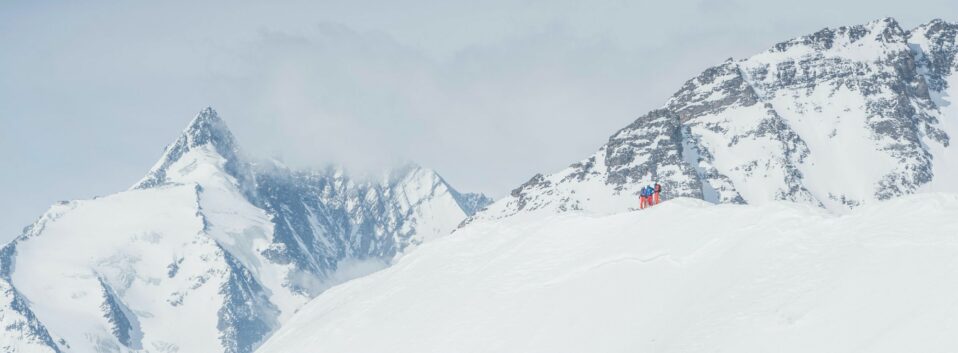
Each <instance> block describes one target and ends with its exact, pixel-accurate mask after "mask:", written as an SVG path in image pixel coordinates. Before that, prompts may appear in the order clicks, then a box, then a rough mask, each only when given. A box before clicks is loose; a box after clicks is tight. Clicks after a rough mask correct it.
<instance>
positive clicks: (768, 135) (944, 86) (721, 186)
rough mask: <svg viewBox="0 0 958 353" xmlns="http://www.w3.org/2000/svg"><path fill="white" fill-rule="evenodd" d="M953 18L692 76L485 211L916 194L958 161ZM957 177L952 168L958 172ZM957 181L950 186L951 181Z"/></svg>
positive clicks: (828, 38) (798, 42)
mask: <svg viewBox="0 0 958 353" xmlns="http://www.w3.org/2000/svg"><path fill="white" fill-rule="evenodd" d="M956 33H958V24H954V23H948V22H944V21H941V20H935V21H932V22H930V23H928V24H926V25H922V26H919V27H918V28H915V29H913V30H911V31H906V30H903V29H902V28H901V27H900V26H899V24H898V23H897V22H896V21H895V20H893V19H890V18H885V19H881V20H877V21H873V22H870V23H868V24H865V25H858V26H851V27H839V28H828V29H823V30H821V31H819V32H816V33H813V34H810V35H807V36H803V37H800V38H795V39H792V40H789V41H785V42H782V43H779V44H776V45H774V46H773V47H772V48H771V49H769V50H768V51H766V52H764V53H761V54H758V55H755V56H753V57H750V58H747V59H744V60H732V59H729V60H727V61H725V62H724V63H722V64H720V65H717V66H714V67H711V68H708V69H706V70H705V71H703V72H702V73H701V74H700V75H698V76H697V77H695V78H693V79H691V80H689V81H687V82H686V83H685V84H684V85H682V87H681V88H680V89H679V91H678V92H676V93H675V94H674V95H673V96H672V97H671V98H670V99H669V100H668V102H666V104H665V105H664V106H663V107H662V108H660V109H656V110H654V111H652V112H649V113H647V114H645V115H643V116H641V117H639V118H638V119H637V120H636V121H635V122H633V123H632V124H630V125H629V126H627V127H626V128H624V129H622V130H620V131H619V132H617V133H615V134H614V135H613V136H612V137H611V138H610V139H609V141H608V143H607V144H606V145H604V146H602V147H601V148H600V149H599V151H598V152H597V153H596V154H595V155H593V156H591V157H589V158H587V159H585V160H583V161H581V162H579V163H576V164H573V165H571V166H570V167H568V168H566V169H564V170H562V171H559V172H557V173H555V174H552V175H537V176H536V177H534V178H533V179H532V180H530V181H529V182H527V183H526V184H523V185H522V186H520V187H519V188H517V189H516V190H514V191H513V192H512V193H511V195H510V197H507V198H505V199H503V200H500V201H499V202H497V203H496V204H494V205H493V206H490V207H489V211H488V212H486V213H483V214H480V215H479V216H477V217H487V218H498V217H503V216H508V215H511V214H514V213H516V212H519V211H529V210H539V209H552V210H556V211H567V210H573V209H585V210H590V211H595V212H609V211H618V210H624V209H628V208H632V207H635V206H636V205H637V203H638V202H637V198H638V197H637V194H638V190H639V189H640V188H641V187H642V186H644V185H648V184H651V183H654V182H659V183H661V184H662V185H663V186H664V188H665V193H666V196H667V197H677V196H689V197H696V198H703V199H706V200H708V201H712V202H728V203H763V202H769V201H777V200H785V201H794V202H800V203H807V204H811V205H815V206H820V207H825V208H828V209H832V210H836V211H844V210H848V209H850V208H852V207H856V206H858V205H861V204H864V203H868V202H872V201H875V200H884V199H888V198H893V197H898V196H901V195H905V194H911V193H915V192H919V191H921V190H923V189H934V190H940V189H942V188H946V189H947V188H954V186H948V185H946V184H944V183H933V181H935V180H942V179H945V178H948V175H952V174H953V173H952V172H951V169H953V168H951V167H950V165H953V164H958V160H956V159H958V154H955V153H953V152H952V150H953V149H954V148H953V147H951V143H950V142H951V141H950V137H951V136H953V135H954V134H958V125H956V124H954V123H953V121H955V120H958V116H955V114H956V112H954V111H953V110H950V109H951V108H950V106H951V104H952V100H953V99H954V98H953V97H955V96H956V95H958V90H956V89H955V88H954V87H953V86H954V85H955V84H956V83H955V82H954V80H952V77H953V76H952V72H953V71H954V70H955V67H956V65H958V61H956V55H955V53H956V52H958V50H956V45H955V37H956ZM956 175H958V174H956ZM951 184H954V183H951Z"/></svg>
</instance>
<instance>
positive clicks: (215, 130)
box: [133, 107, 249, 189]
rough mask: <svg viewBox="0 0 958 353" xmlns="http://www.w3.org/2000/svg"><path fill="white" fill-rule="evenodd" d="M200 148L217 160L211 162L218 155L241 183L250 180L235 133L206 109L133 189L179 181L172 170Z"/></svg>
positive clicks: (208, 160)
mask: <svg viewBox="0 0 958 353" xmlns="http://www.w3.org/2000/svg"><path fill="white" fill-rule="evenodd" d="M197 149H204V150H205V151H203V152H206V153H207V154H208V155H207V156H206V157H213V158H206V159H207V162H213V163H216V162H217V161H215V159H217V158H216V156H210V155H209V154H215V155H218V156H219V157H220V158H221V159H222V162H223V166H222V167H223V168H224V169H225V171H226V172H227V173H228V174H229V175H231V176H233V177H234V178H236V179H237V180H241V181H242V180H245V179H248V174H249V172H248V171H246V170H244V169H246V168H244V166H245V165H246V164H247V163H246V162H245V161H244V160H243V158H242V156H241V154H240V151H239V147H238V145H237V143H236V139H235V138H234V137H233V133H232V132H230V130H229V127H227V126H226V122H225V121H223V119H222V118H220V116H219V114H217V113H216V111H215V110H213V108H212V107H206V108H204V109H203V110H201V111H200V112H199V114H197V115H196V117H195V118H193V120H192V121H190V124H189V125H188V126H187V127H186V128H185V129H183V132H182V133H181V134H180V136H179V137H177V139H176V140H175V141H173V143H172V144H170V145H169V146H168V147H167V148H166V151H165V152H164V153H163V156H162V157H160V160H159V161H157V162H156V164H155V165H154V166H153V168H152V169H151V170H150V172H149V173H147V175H146V177H144V178H143V179H142V180H140V181H139V182H138V183H136V185H134V186H133V188H134V189H144V188H150V187H154V186H157V185H161V184H164V183H168V182H172V181H175V180H171V178H170V177H171V176H170V175H169V170H170V167H171V166H173V165H174V164H175V163H177V162H178V161H180V160H181V159H183V158H184V156H187V155H190V152H191V151H195V150H197Z"/></svg>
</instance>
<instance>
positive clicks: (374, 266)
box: [0, 109, 488, 353]
mask: <svg viewBox="0 0 958 353" xmlns="http://www.w3.org/2000/svg"><path fill="white" fill-rule="evenodd" d="M487 202H488V201H487V200H486V199H485V198H484V197H481V196H478V195H471V194H460V193H458V192H456V191H455V190H454V189H452V188H451V187H450V186H449V185H448V184H446V182H445V181H444V180H443V179H442V178H441V177H439V176H438V175H437V174H436V173H434V172H432V171H430V170H427V169H423V168H419V167H415V166H409V167H406V168H403V169H399V170H395V171H393V172H391V173H389V174H388V175H386V176H384V177H383V178H382V179H381V180H375V181H363V182H359V181H354V180H352V179H350V178H349V177H348V176H347V175H346V174H345V173H343V171H342V170H338V169H335V168H331V169H328V170H321V171H296V170H290V169H288V168H285V167H283V166H280V165H276V164H273V163H260V164H256V163H253V162H250V161H249V160H247V159H245V158H244V157H243V156H242V155H241V153H240V152H239V148H238V146H237V144H236V141H235V139H234V138H233V135H232V134H231V133H230V132H229V130H228V129H227V128H226V125H225V123H224V122H223V121H222V119H220V118H219V116H218V115H217V114H216V112H214V111H213V110H212V109H205V110H203V111H202V112H201V113H200V114H199V115H197V117H196V118H195V119H194V120H193V121H192V122H191V123H190V125H189V126H188V127H187V128H186V129H185V130H184V132H183V134H182V135H181V136H180V137H179V138H178V139H176V141H174V143H173V144H171V145H170V146H169V147H168V148H167V150H166V152H165V153H164V155H163V157H162V158H161V159H160V161H159V162H157V163H156V166H155V167H154V168H153V169H152V170H151V171H150V172H149V173H148V174H147V176H146V177H145V178H144V179H143V180H142V181H140V182H138V183H137V184H136V185H135V186H134V187H133V188H132V189H131V190H128V191H125V192H121V193H117V194H113V195H109V196H105V197H101V198H96V199H93V200H79V201H69V202H62V203H60V204H57V205H54V206H53V207H52V208H51V209H50V210H49V211H47V213H46V214H44V215H43V216H42V217H41V218H40V219H39V220H38V221H37V222H36V223H34V224H33V225H32V226H30V227H28V228H27V229H26V230H25V232H24V233H23V234H22V235H21V236H20V237H18V238H16V239H15V240H13V241H12V242H11V243H10V244H7V245H6V246H4V247H3V248H2V250H0V324H2V326H0V352H81V353H86V352H204V353H212V352H228V353H242V352H252V351H253V350H254V349H255V348H256V347H258V346H259V344H260V343H262V341H263V340H264V339H265V338H266V337H268V336H269V335H270V334H271V333H272V332H273V331H274V330H276V329H277V328H278V327H279V326H280V325H281V324H282V323H283V322H284V321H285V320H287V319H288V318H289V317H290V316H291V315H292V314H293V313H294V312H295V311H296V310H297V309H298V308H299V307H300V306H301V305H303V304H304V303H306V302H307V301H308V300H309V299H311V298H312V297H314V296H315V295H316V294H318V293H320V292H322V291H323V290H325V289H326V288H328V287H330V286H332V285H334V284H336V283H338V282H341V281H343V280H346V279H349V278H351V277H355V276H357V275H361V274H364V273H368V272H370V271H373V270H378V269H380V268H382V267H384V266H386V265H388V264H389V263H390V262H391V261H393V259H394V258H395V257H397V256H399V255H401V254H402V253H403V252H404V251H405V250H407V249H408V248H410V247H414V246H417V245H418V244H420V243H421V242H423V241H425V240H428V239H431V238H436V237H439V236H442V235H445V234H448V233H449V232H450V231H451V230H452V229H454V228H455V227H456V226H457V225H458V224H459V223H460V222H461V221H462V220H463V219H464V218H466V217H467V216H468V215H470V214H472V213H473V212H474V211H475V208H477V207H482V206H483V205H484V204H485V203H487Z"/></svg>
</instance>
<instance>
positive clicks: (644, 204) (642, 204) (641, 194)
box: [639, 186, 649, 210]
mask: <svg viewBox="0 0 958 353" xmlns="http://www.w3.org/2000/svg"><path fill="white" fill-rule="evenodd" d="M648 204H649V198H648V197H646V196H645V187H644V186H643V187H642V188H641V189H639V209H640V210H642V209H645V208H646V207H648Z"/></svg>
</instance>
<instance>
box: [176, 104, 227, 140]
mask: <svg viewBox="0 0 958 353" xmlns="http://www.w3.org/2000/svg"><path fill="white" fill-rule="evenodd" d="M178 143H185V144H187V146H189V147H195V146H199V145H203V144H207V143H212V144H214V145H215V146H217V147H226V146H228V147H229V148H228V149H233V145H234V144H235V140H234V138H233V134H232V133H231V132H230V130H229V127H227V126H226V122H225V121H223V119H221V118H220V116H219V114H217V113H216V110H213V108H212V107H206V108H203V110H201V111H200V113H199V114H197V115H196V117H195V118H193V121H191V122H190V124H189V126H187V127H186V129H185V130H183V134H182V135H181V136H180V138H179V139H177V141H176V142H174V144H178Z"/></svg>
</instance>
